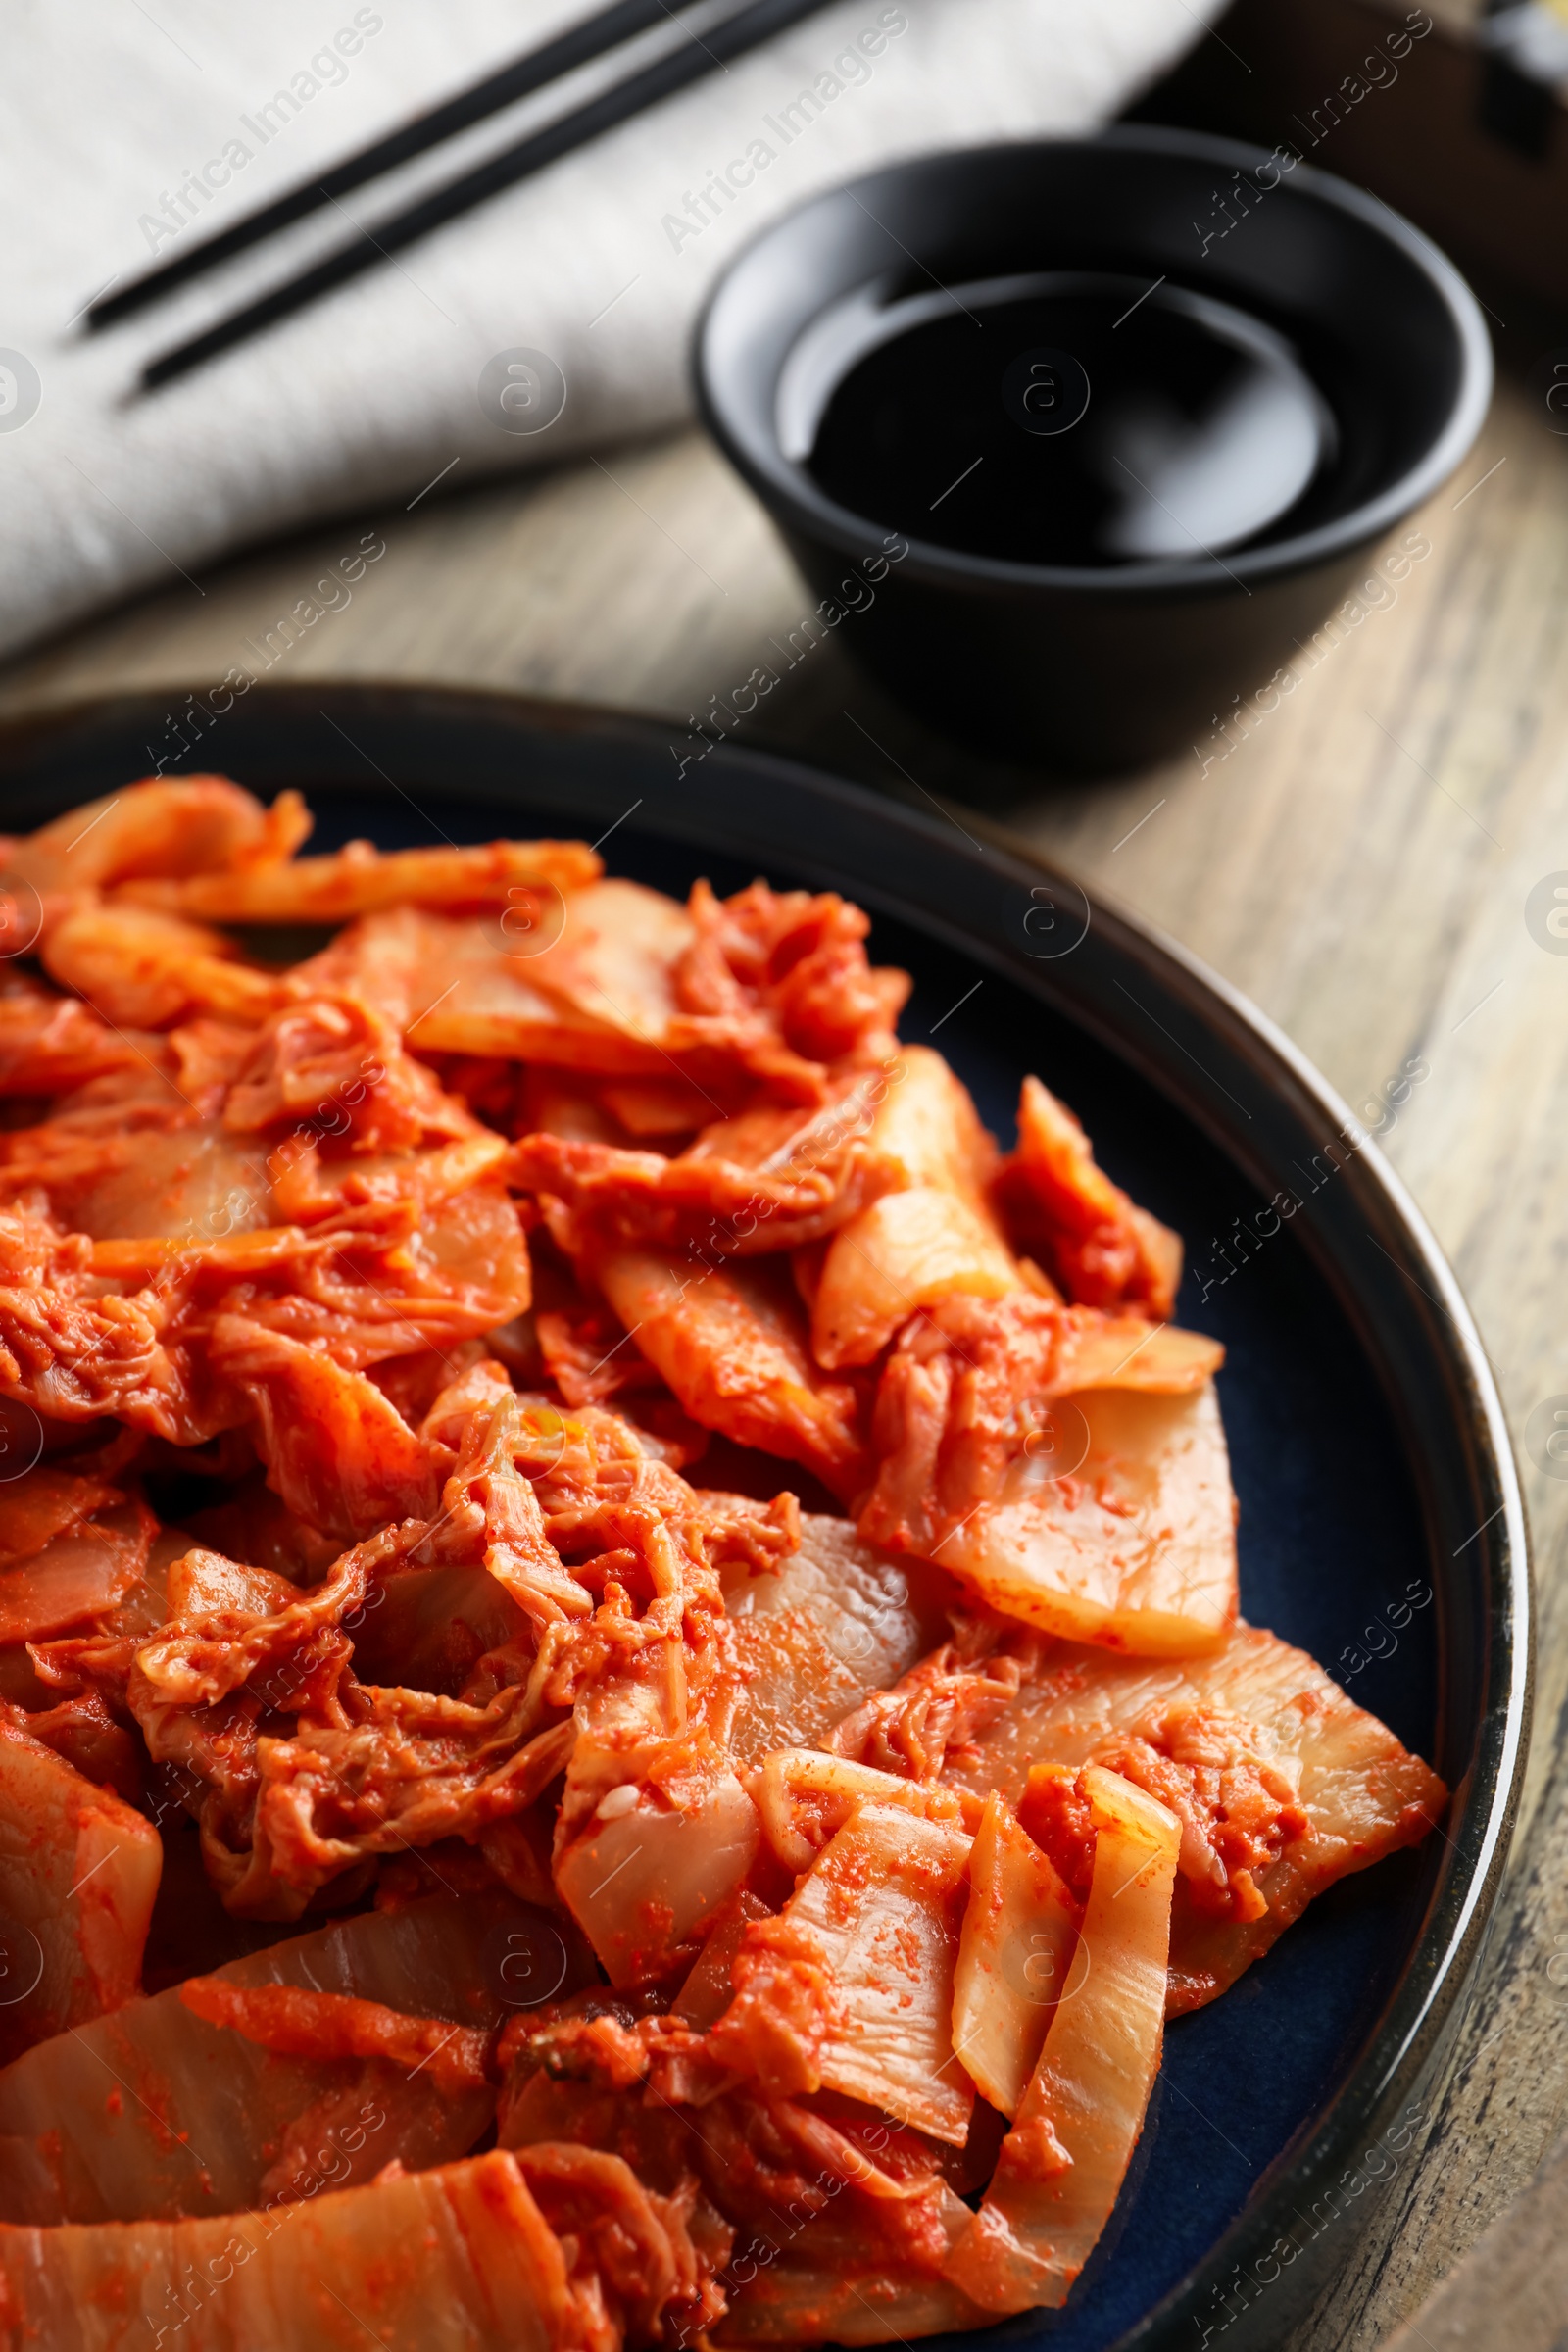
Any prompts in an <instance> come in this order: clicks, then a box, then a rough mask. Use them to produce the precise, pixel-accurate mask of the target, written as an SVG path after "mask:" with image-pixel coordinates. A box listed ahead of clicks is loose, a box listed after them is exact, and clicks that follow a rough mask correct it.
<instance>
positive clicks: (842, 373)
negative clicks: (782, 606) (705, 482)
mask: <svg viewBox="0 0 1568 2352" xmlns="http://www.w3.org/2000/svg"><path fill="white" fill-rule="evenodd" d="M778 431H779V439H780V442H781V445H782V447H783V450H784V452H785V454H786V455H787V456H790V457H793V458H794V459H795V460H796V461H797V463H800V464H803V465H804V466H806V467H807V468H808V470H809V472H810V473H811V474H812V475H813V476H814V477H815V479H816V481H817V482H818V483H819V484H820V486H821V488H822V489H823V490H824V491H826V493H827V494H828V496H829V497H830V498H833V499H835V500H836V501H837V502H838V503H839V504H840V505H842V506H844V507H847V508H849V509H850V510H851V511H852V512H855V513H858V514H862V515H876V516H878V517H880V518H881V519H882V520H884V521H885V522H887V523H889V524H892V525H893V526H894V527H895V528H897V529H898V530H900V531H903V532H905V533H907V535H908V536H909V537H910V538H912V539H921V540H924V541H926V542H928V543H930V542H935V543H936V544H937V545H938V546H942V547H950V548H956V549H961V550H963V551H965V552H966V553H969V554H971V555H977V556H989V557H993V558H997V559H1000V560H1002V561H1004V562H1010V563H1019V564H1055V565H1066V566H1071V567H1074V568H1088V569H1104V568H1115V567H1119V566H1122V565H1126V564H1147V563H1149V562H1151V561H1157V560H1159V559H1161V558H1165V559H1169V558H1176V559H1182V558H1188V559H1191V558H1193V557H1201V556H1205V555H1207V556H1223V555H1224V554H1225V553H1226V552H1227V551H1234V550H1237V549H1241V548H1244V547H1252V546H1256V545H1259V544H1263V543H1266V542H1267V540H1268V539H1270V538H1272V537H1275V536H1281V537H1283V536H1287V535H1289V534H1290V533H1292V532H1295V531H1299V530H1301V529H1303V528H1306V527H1309V526H1310V524H1311V522H1312V520H1313V519H1314V518H1315V515H1317V514H1318V513H1320V512H1324V511H1326V510H1327V509H1328V507H1329V506H1330V505H1331V504H1332V501H1333V496H1334V491H1335V477H1336V474H1337V472H1338V471H1339V469H1340V462H1341V453H1342V443H1343V435H1342V432H1341V429H1340V425H1339V423H1338V421H1337V419H1336V417H1335V414H1334V411H1333V410H1332V409H1331V407H1330V405H1329V403H1328V400H1327V399H1326V398H1325V396H1324V394H1323V392H1322V391H1321V390H1320V389H1319V387H1318V384H1317V383H1316V382H1315V381H1314V380H1313V375H1312V373H1311V372H1309V370H1308V368H1307V365H1306V363H1305V361H1304V359H1303V357H1302V355H1301V353H1300V351H1299V348H1298V347H1297V345H1296V344H1295V343H1293V342H1292V341H1291V340H1289V339H1288V338H1287V337H1286V336H1285V335H1283V334H1280V333H1279V332H1277V331H1276V330H1275V329H1274V328H1273V327H1272V326H1269V325H1267V324H1265V323H1264V322H1263V321H1262V320H1261V319H1256V318H1254V317H1252V316H1250V314H1249V313H1247V312H1245V311H1242V310H1239V309H1237V308H1235V307H1234V306H1233V305H1231V304H1229V303H1226V302H1221V301H1216V300H1214V299H1213V298H1212V297H1210V296H1207V295H1201V294H1195V293H1192V292H1190V291H1188V290H1187V289H1185V288H1183V287H1180V286H1175V285H1172V284H1170V283H1169V282H1168V281H1166V282H1164V283H1158V284H1154V285H1151V283H1150V280H1149V278H1148V277H1147V276H1144V277H1133V276H1123V275H1119V274H1116V273H1112V272H1105V271H1093V272H1091V271H1083V270H1050V271H1040V272H1036V273H1033V274H1031V275H1028V276H1017V277H1007V278H993V279H989V280H986V281H983V282H979V283H970V284H964V285H958V286H956V287H951V288H937V287H932V288H931V289H930V290H928V291H923V292H918V293H913V294H906V295H904V296H903V297H902V298H898V297H895V298H892V299H889V297H888V290H887V288H886V286H885V284H884V285H882V286H880V287H879V286H876V285H866V286H862V287H860V288H858V289H857V291H856V292H854V293H852V294H850V295H848V296H847V297H845V298H844V299H842V300H841V301H839V302H838V303H836V304H835V305H833V306H832V307H831V308H830V309H829V310H827V311H826V312H824V313H823V314H822V315H821V316H820V317H819V318H818V319H815V320H814V321H813V322H812V324H811V326H810V327H809V329H808V331H807V332H806V334H805V335H803V336H802V338H801V339H800V341H799V342H798V344H797V345H796V347H795V349H794V351H793V352H792V353H791V355H790V357H789V359H788V361H787V363H786V365H785V367H784V369H783V371H782V374H781V376H780V380H779V386H778Z"/></svg>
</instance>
